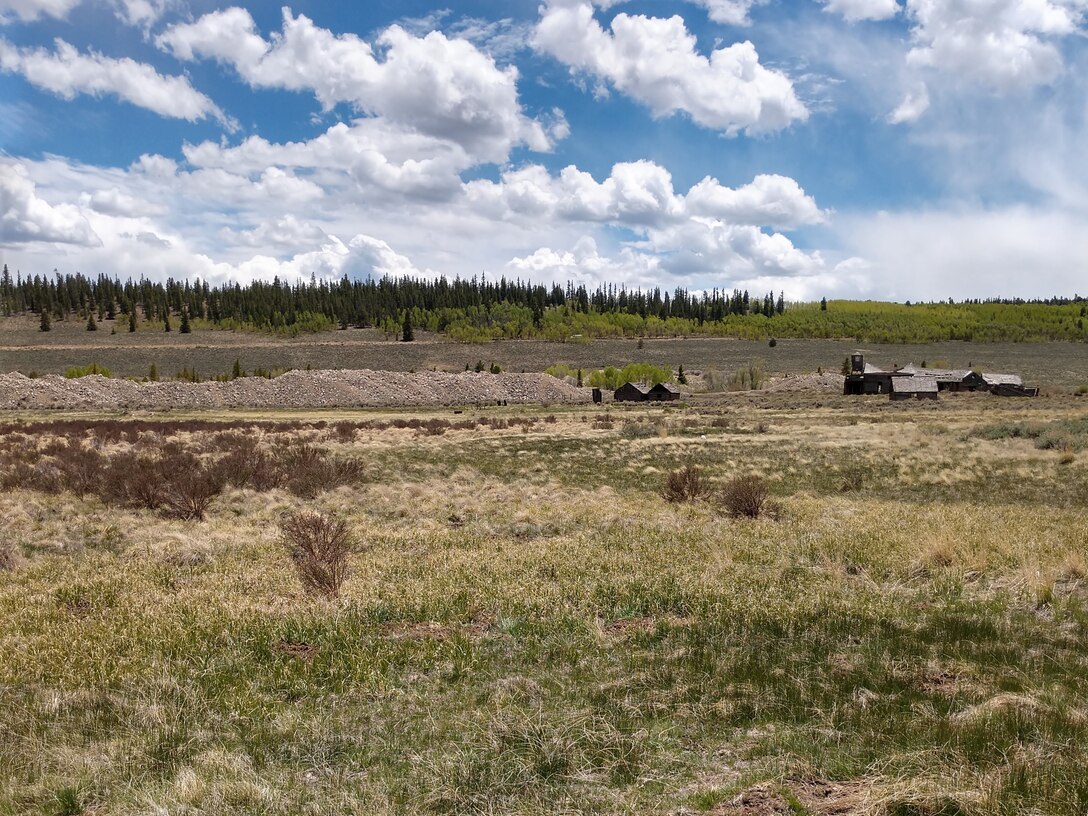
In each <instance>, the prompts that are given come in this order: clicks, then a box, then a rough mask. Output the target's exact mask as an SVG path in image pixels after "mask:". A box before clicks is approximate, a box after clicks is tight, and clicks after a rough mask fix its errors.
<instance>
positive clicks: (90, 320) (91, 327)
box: [87, 312, 98, 331]
mask: <svg viewBox="0 0 1088 816" xmlns="http://www.w3.org/2000/svg"><path fill="white" fill-rule="evenodd" d="M87 331H98V324H97V323H95V322H94V312H87Z"/></svg>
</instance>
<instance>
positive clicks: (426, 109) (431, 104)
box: [156, 7, 552, 161]
mask: <svg viewBox="0 0 1088 816" xmlns="http://www.w3.org/2000/svg"><path fill="white" fill-rule="evenodd" d="M156 43H157V44H158V45H159V47H160V48H163V49H166V50H169V51H170V52H172V53H173V54H174V55H175V56H177V57H178V58H180V59H184V60H193V59H196V58H199V57H203V58H209V59H215V60H218V61H219V62H222V63H225V64H228V65H231V66H233V67H234V68H235V69H236V70H237V71H238V73H239V74H240V75H241V77H242V78H243V79H244V80H245V81H246V82H248V83H249V84H250V85H252V86H253V87H264V88H284V89H287V90H298V91H311V92H313V94H314V95H315V96H316V98H317V100H318V101H319V102H320V103H321V104H322V105H323V106H324V107H325V108H326V109H331V108H332V107H333V106H334V105H336V104H338V103H341V102H346V103H349V104H351V105H353V106H354V107H355V108H356V109H357V110H358V111H360V112H362V113H366V114H368V115H371V116H375V117H379V118H381V119H383V120H385V121H387V122H389V123H391V124H396V125H400V126H402V127H405V128H409V129H411V130H414V131H417V132H419V133H421V134H424V135H428V136H432V137H434V138H438V139H442V140H448V141H451V142H454V143H456V144H458V145H461V146H462V147H463V148H464V149H465V150H466V152H468V153H469V154H471V155H474V156H476V157H477V158H478V159H479V160H482V161H504V160H505V159H506V157H507V155H508V154H509V152H510V149H511V148H512V147H514V146H515V145H519V144H525V145H528V146H529V147H530V148H531V149H533V150H549V149H550V148H551V146H552V137H551V136H550V135H549V133H548V132H547V130H546V129H545V127H544V125H542V124H541V123H540V122H537V121H535V120H532V119H529V118H528V117H526V116H525V114H524V113H523V112H522V109H521V106H520V104H519V102H518V95H517V76H518V74H517V69H515V68H513V67H507V68H499V67H498V66H497V65H496V64H495V61H494V59H493V58H492V57H490V56H488V55H487V54H485V53H483V52H482V51H480V50H479V49H478V48H477V47H476V46H475V45H473V44H472V43H471V42H469V41H467V40H463V39H450V38H448V37H446V36H445V35H444V34H442V33H440V32H436V31H435V32H431V33H429V34H427V35H426V36H423V37H419V36H416V35H414V34H411V33H409V32H408V31H406V30H405V29H403V28H401V27H400V26H396V25H394V26H390V27H389V28H387V29H386V30H385V31H383V32H382V33H381V34H380V35H379V36H378V38H377V40H376V42H375V46H376V48H375V47H374V46H372V45H371V44H370V43H368V42H366V41H364V40H362V39H360V38H359V37H357V36H355V35H354V34H342V35H336V34H333V33H332V32H331V31H329V30H327V29H323V28H320V27H318V26H315V25H314V24H313V22H312V21H311V20H310V19H309V18H307V17H305V16H303V15H299V16H297V17H296V16H294V15H292V13H291V12H290V10H289V9H286V8H285V9H284V12H283V30H282V32H280V33H278V34H276V35H275V36H274V37H273V38H272V40H271V41H266V40H265V39H264V38H262V37H261V36H260V35H259V34H258V33H257V30H256V24H255V23H254V21H253V18H252V17H251V16H250V14H249V12H248V11H246V10H245V9H241V8H236V7H235V8H228V9H225V10H223V11H217V12H213V13H211V14H207V15H205V16H203V17H201V18H200V19H198V20H197V21H195V22H193V23H189V24H184V25H176V26H173V27H171V28H169V29H167V30H166V31H165V32H164V33H163V34H161V35H160V36H159V37H158V38H156Z"/></svg>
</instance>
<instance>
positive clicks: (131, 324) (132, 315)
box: [128, 307, 136, 332]
mask: <svg viewBox="0 0 1088 816" xmlns="http://www.w3.org/2000/svg"><path fill="white" fill-rule="evenodd" d="M128 330H129V332H134V331H136V308H135V307H133V309H132V311H131V312H129V313H128Z"/></svg>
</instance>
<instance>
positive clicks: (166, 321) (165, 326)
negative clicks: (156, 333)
mask: <svg viewBox="0 0 1088 816" xmlns="http://www.w3.org/2000/svg"><path fill="white" fill-rule="evenodd" d="M162 330H163V331H164V332H168V331H173V330H174V327H173V326H171V325H170V312H166V313H165V314H163V316H162Z"/></svg>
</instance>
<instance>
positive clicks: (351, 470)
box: [280, 445, 364, 499]
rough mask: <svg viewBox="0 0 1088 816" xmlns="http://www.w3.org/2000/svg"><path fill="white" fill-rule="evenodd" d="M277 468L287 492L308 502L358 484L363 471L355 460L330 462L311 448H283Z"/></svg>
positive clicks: (361, 465)
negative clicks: (316, 497)
mask: <svg viewBox="0 0 1088 816" xmlns="http://www.w3.org/2000/svg"><path fill="white" fill-rule="evenodd" d="M280 467H281V468H282V469H283V470H284V471H285V472H286V474H287V489H288V490H290V491H291V492H292V493H293V494H295V495H296V496H299V497H301V498H306V499H312V498H313V497H314V496H316V495H317V494H318V493H322V492H324V491H326V490H332V489H334V488H337V487H340V486H341V485H345V484H352V483H354V482H359V481H361V480H362V478H363V474H364V467H363V463H362V461H361V460H359V459H334V458H332V457H330V456H329V454H328V452H327V451H325V450H323V449H321V448H315V447H313V446H312V445H298V446H296V447H292V448H287V449H286V450H284V451H283V452H282V453H281V455H280Z"/></svg>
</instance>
